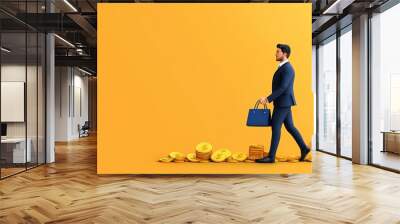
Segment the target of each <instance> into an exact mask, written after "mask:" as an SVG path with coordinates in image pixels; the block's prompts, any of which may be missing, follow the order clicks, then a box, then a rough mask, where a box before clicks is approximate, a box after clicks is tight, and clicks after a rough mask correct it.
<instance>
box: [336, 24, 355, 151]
mask: <svg viewBox="0 0 400 224" xmlns="http://www.w3.org/2000/svg"><path fill="white" fill-rule="evenodd" d="M339 60H340V93H339V94H340V155H342V156H344V157H348V158H351V157H352V148H351V147H352V144H351V141H352V138H351V136H352V125H351V124H352V97H353V94H352V74H353V71H352V32H351V26H349V27H348V28H346V29H345V30H343V31H342V34H341V36H340V59H339Z"/></svg>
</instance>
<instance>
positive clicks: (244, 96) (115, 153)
mask: <svg viewBox="0 0 400 224" xmlns="http://www.w3.org/2000/svg"><path fill="white" fill-rule="evenodd" d="M98 6H99V7H98V9H99V11H98V47H99V50H98V125H99V127H98V166H97V167H98V168H97V169H98V173H99V174H116V173H117V174H127V173H128V174H149V173H153V174H159V173H218V174H228V173H230V174H239V173H240V174H241V173H309V172H311V167H312V166H311V163H276V164H249V163H240V164H236V163H235V164H232V163H220V164H215V163H209V164H205V163H179V164H178V163H171V164H165V163H159V162H157V160H158V159H159V158H160V157H162V156H166V155H168V153H169V152H171V151H180V152H184V153H189V152H194V149H195V146H196V144H197V143H199V142H202V141H208V142H210V143H212V144H213V146H214V148H216V149H218V148H229V149H231V150H232V151H234V152H248V147H249V145H250V144H263V145H265V146H266V148H267V149H268V148H269V145H270V144H269V143H270V135H271V129H270V128H256V127H247V126H246V118H247V113H248V109H250V108H252V107H253V106H254V103H255V101H256V100H257V99H259V98H260V97H261V96H266V95H269V94H270V91H271V82H272V76H273V74H274V72H275V70H276V68H277V65H278V63H277V62H275V51H276V44H277V43H287V44H289V45H290V46H291V48H292V55H291V57H290V61H291V63H292V65H293V66H294V68H295V71H296V78H295V96H296V100H297V106H295V107H293V108H292V109H293V114H294V122H295V125H296V126H297V128H298V129H299V131H300V132H301V133H302V135H303V137H304V140H305V141H306V143H307V144H310V142H311V135H312V133H313V96H312V91H311V82H312V80H311V4H262V3H257V4H254V3H253V4H227V3H223V4H182V3H178V4H176V3H175V4H167V3H164V4H156V3H142V4H109V3H108V4H107V3H103V4H98ZM270 109H272V108H270ZM289 154H300V151H299V149H298V147H297V145H296V143H295V141H294V140H293V139H292V138H291V136H290V135H289V133H288V132H287V131H286V130H285V129H284V127H283V129H282V137H281V142H280V145H279V148H278V155H289Z"/></svg>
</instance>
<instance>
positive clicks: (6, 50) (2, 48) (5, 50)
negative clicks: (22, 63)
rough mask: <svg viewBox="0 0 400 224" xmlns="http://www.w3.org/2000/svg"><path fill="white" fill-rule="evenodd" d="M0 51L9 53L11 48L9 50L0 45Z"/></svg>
mask: <svg viewBox="0 0 400 224" xmlns="http://www.w3.org/2000/svg"><path fill="white" fill-rule="evenodd" d="M1 51H4V52H6V53H10V52H11V50H9V49H7V48H5V47H1Z"/></svg>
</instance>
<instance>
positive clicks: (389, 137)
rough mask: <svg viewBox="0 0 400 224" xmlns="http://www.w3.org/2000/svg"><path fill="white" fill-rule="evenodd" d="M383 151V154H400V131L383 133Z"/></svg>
mask: <svg viewBox="0 0 400 224" xmlns="http://www.w3.org/2000/svg"><path fill="white" fill-rule="evenodd" d="M382 133H383V150H382V152H392V153H397V154H400V131H396V132H393V131H382Z"/></svg>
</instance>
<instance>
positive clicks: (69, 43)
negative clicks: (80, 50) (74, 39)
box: [54, 34, 75, 48]
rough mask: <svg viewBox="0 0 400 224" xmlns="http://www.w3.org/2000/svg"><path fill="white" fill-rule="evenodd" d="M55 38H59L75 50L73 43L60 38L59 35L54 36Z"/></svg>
mask: <svg viewBox="0 0 400 224" xmlns="http://www.w3.org/2000/svg"><path fill="white" fill-rule="evenodd" d="M54 36H55V37H57V38H58V39H59V40H61V41H62V42H64V43H66V44H67V45H69V46H70V47H73V48H75V45H73V44H72V43H71V42H69V41H68V40H66V39H64V38H62V37H60V36H59V35H58V34H54Z"/></svg>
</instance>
